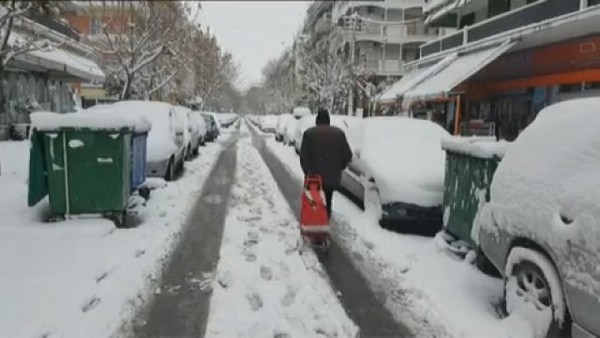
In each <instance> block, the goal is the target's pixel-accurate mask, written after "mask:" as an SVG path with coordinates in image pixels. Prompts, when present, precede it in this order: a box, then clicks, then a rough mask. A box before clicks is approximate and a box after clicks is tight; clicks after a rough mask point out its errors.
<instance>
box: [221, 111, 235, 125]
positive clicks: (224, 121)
mask: <svg viewBox="0 0 600 338" xmlns="http://www.w3.org/2000/svg"><path fill="white" fill-rule="evenodd" d="M238 118H239V117H238V115H237V114H234V113H221V114H219V122H220V123H221V127H222V128H229V127H231V126H232V125H233V124H234V123H235V122H236V121H237V120H238Z"/></svg>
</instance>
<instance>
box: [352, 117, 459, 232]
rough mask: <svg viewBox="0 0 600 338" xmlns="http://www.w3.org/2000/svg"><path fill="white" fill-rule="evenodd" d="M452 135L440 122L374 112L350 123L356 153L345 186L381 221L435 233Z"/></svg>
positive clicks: (439, 226)
mask: <svg viewBox="0 0 600 338" xmlns="http://www.w3.org/2000/svg"><path fill="white" fill-rule="evenodd" d="M447 136H449V134H448V132H447V131H445V130H444V129H443V128H442V127H440V126H439V125H438V124H436V123H433V122H431V121H426V120H418V119H409V118H403V117H372V118H368V119H365V120H363V123H362V124H360V125H358V126H355V127H353V128H351V130H350V131H349V133H347V139H348V140H349V143H350V145H351V148H352V149H353V158H352V162H351V163H350V165H349V167H348V168H347V169H346V170H345V171H344V172H343V174H342V182H341V183H342V187H343V188H344V189H345V190H346V191H347V192H348V193H349V194H351V195H352V196H353V197H355V199H357V200H358V201H359V202H362V204H363V205H364V207H365V209H366V210H367V211H369V212H372V213H374V215H375V216H376V217H377V218H378V219H379V220H380V223H381V224H382V225H391V224H393V225H396V224H402V225H403V226H406V227H410V228H411V229H415V231H419V232H421V231H423V232H427V233H430V232H435V231H436V230H437V229H439V228H441V224H442V210H441V205H442V197H443V192H444V168H445V156H446V155H445V153H444V151H443V150H442V147H441V140H442V138H444V137H447Z"/></svg>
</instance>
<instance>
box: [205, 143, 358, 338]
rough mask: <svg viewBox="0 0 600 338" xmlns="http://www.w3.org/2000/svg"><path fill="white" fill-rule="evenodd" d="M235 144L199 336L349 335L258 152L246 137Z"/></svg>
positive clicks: (336, 302)
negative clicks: (300, 244) (208, 305)
mask: <svg viewBox="0 0 600 338" xmlns="http://www.w3.org/2000/svg"><path fill="white" fill-rule="evenodd" d="M270 141H273V140H272V139H270ZM238 147H239V148H240V149H239V151H238V153H237V163H238V166H237V170H236V177H235V181H236V182H235V184H234V186H233V188H232V192H231V194H232V196H231V204H230V205H229V212H228V215H227V218H226V220H225V229H224V233H223V240H222V246H221V251H220V255H219V257H220V259H219V263H218V266H217V270H216V272H215V273H214V274H213V275H212V276H208V277H209V278H210V279H212V280H213V282H212V283H211V286H212V288H213V292H212V298H211V308H210V314H209V318H208V324H207V328H206V332H207V333H206V336H207V337H355V336H356V335H357V327H356V326H355V325H354V323H352V321H351V320H350V319H349V318H348V316H347V315H346V313H345V312H344V309H343V308H342V306H341V304H340V302H339V300H338V298H337V296H336V294H335V292H334V290H333V289H332V288H331V285H330V283H329V281H328V280H327V279H326V278H324V277H323V274H324V272H323V270H322V267H321V266H320V264H319V262H318V260H317V258H316V256H315V255H314V253H313V252H312V251H309V250H306V251H305V252H303V253H302V255H301V254H300V252H299V251H298V248H297V244H298V242H299V241H300V234H299V232H298V228H297V221H296V219H295V217H294V215H293V213H292V212H291V210H290V209H289V206H288V205H287V203H286V202H285V199H284V198H283V196H282V195H281V193H280V192H279V188H278V186H277V184H276V183H275V181H274V180H273V177H272V176H271V174H270V172H269V169H268V168H267V166H266V165H265V163H264V162H263V160H262V158H261V156H260V154H259V153H258V151H257V150H256V149H255V148H254V147H253V146H252V145H251V142H250V138H248V137H247V138H245V139H243V140H242V141H240V143H239V144H238ZM210 279H209V280H210Z"/></svg>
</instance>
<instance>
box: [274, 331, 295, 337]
mask: <svg viewBox="0 0 600 338" xmlns="http://www.w3.org/2000/svg"><path fill="white" fill-rule="evenodd" d="M291 337H292V336H290V335H289V334H287V333H285V332H280V333H277V334H275V335H274V336H273V338H291Z"/></svg>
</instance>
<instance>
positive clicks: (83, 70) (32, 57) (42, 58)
mask: <svg viewBox="0 0 600 338" xmlns="http://www.w3.org/2000/svg"><path fill="white" fill-rule="evenodd" d="M35 42H36V44H38V45H40V44H41V42H42V41H35ZM29 44H31V39H30V38H26V37H25V36H23V35H21V34H19V33H15V32H13V33H11V35H10V37H9V45H11V46H28V45H29ZM15 59H17V60H19V61H21V62H24V63H28V64H34V65H36V66H39V67H44V68H45V69H49V70H55V71H59V72H65V73H67V74H69V75H72V76H75V77H78V78H81V79H85V80H90V81H104V79H105V75H104V72H103V71H102V70H101V69H100V67H99V66H98V65H97V64H96V62H95V61H93V60H91V59H89V58H86V57H83V56H80V55H77V54H74V53H73V52H70V51H68V50H65V49H64V48H60V47H50V48H43V49H36V50H33V51H30V52H27V53H25V54H21V55H17V56H16V57H15Z"/></svg>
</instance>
